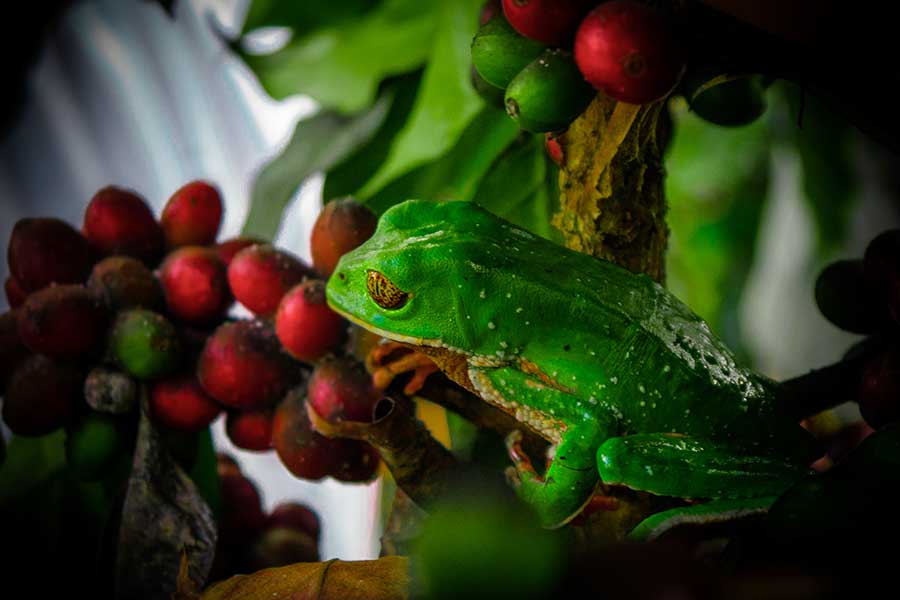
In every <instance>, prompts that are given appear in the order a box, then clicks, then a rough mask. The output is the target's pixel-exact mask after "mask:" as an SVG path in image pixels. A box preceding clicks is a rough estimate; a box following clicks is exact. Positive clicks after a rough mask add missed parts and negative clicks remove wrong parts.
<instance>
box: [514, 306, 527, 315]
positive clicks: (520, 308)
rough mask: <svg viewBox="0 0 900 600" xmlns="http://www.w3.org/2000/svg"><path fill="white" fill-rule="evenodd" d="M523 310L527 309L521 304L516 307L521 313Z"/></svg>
mask: <svg viewBox="0 0 900 600" xmlns="http://www.w3.org/2000/svg"><path fill="white" fill-rule="evenodd" d="M523 310H525V309H524V308H522V307H521V306H517V307H516V312H517V313H520V312H522V311H523Z"/></svg>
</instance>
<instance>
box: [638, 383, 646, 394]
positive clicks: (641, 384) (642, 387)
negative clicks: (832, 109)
mask: <svg viewBox="0 0 900 600" xmlns="http://www.w3.org/2000/svg"><path fill="white" fill-rule="evenodd" d="M638 391H639V392H640V393H642V394H644V393H646V392H647V390H646V389H645V388H644V384H643V383H639V384H638Z"/></svg>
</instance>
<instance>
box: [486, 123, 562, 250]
mask: <svg viewBox="0 0 900 600" xmlns="http://www.w3.org/2000/svg"><path fill="white" fill-rule="evenodd" d="M551 167H552V163H549V162H548V160H547V155H546V152H545V151H544V141H543V136H537V135H527V134H523V135H522V136H521V137H520V138H519V139H518V140H517V141H516V142H515V143H514V144H512V145H511V146H510V147H509V148H507V150H506V152H504V153H503V155H502V156H500V157H499V158H498V159H497V161H496V162H495V163H494V164H493V165H492V166H491V170H490V172H489V173H488V174H487V176H485V178H484V180H483V181H482V182H481V184H480V185H479V186H478V191H477V192H476V194H475V197H474V201H475V202H476V203H478V204H480V205H481V206H483V207H484V208H486V209H488V210H490V211H491V212H492V213H494V214H495V215H497V216H500V217H503V218H504V219H507V220H509V221H511V222H513V223H515V224H516V225H519V226H520V227H524V228H525V229H528V230H529V231H531V232H533V233H535V234H538V235H541V236H544V237H547V238H550V237H552V235H551V229H552V228H551V227H550V217H551V216H552V214H553V210H554V202H555V201H556V200H558V198H557V197H556V196H558V194H557V193H556V192H555V191H554V190H555V189H557V188H556V187H555V186H556V183H555V181H554V176H555V175H556V174H557V171H556V169H555V168H551Z"/></svg>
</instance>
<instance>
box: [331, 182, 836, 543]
mask: <svg viewBox="0 0 900 600" xmlns="http://www.w3.org/2000/svg"><path fill="white" fill-rule="evenodd" d="M326 298H327V302H328V305H329V306H330V307H331V308H332V309H333V310H334V311H336V312H337V313H339V314H341V315H343V316H344V317H345V318H347V319H348V320H349V321H351V322H352V323H355V324H357V325H359V326H361V327H363V328H365V329H367V330H369V331H371V332H373V333H375V334H377V335H379V336H382V337H383V338H386V339H387V340H392V341H394V342H396V343H400V344H405V345H409V346H412V347H415V348H418V349H421V350H423V351H424V352H425V354H427V355H428V357H429V358H430V359H431V360H433V361H434V363H435V364H436V365H437V367H438V368H439V369H440V370H441V371H443V372H444V373H445V374H447V376H448V377H449V378H450V379H452V380H453V381H454V382H456V383H458V384H459V385H461V386H463V387H464V388H466V389H468V390H469V391H471V392H472V393H473V394H474V395H476V396H477V397H478V398H479V399H480V400H481V401H484V402H487V403H489V404H491V405H493V406H495V407H497V408H499V409H500V410H502V411H504V412H506V413H508V414H510V415H512V416H513V417H514V419H515V421H516V423H517V424H521V428H522V429H523V430H524V429H528V430H530V431H533V432H534V433H536V434H538V435H540V436H541V437H542V438H544V439H545V440H547V442H548V443H549V444H550V448H551V451H550V452H548V464H547V467H546V469H545V470H544V471H543V472H542V473H539V472H538V471H537V470H536V469H535V468H534V467H533V466H532V464H531V461H530V459H529V457H528V456H527V455H526V454H525V453H524V452H522V449H521V445H520V441H521V431H520V430H518V429H517V430H515V431H513V432H512V433H511V434H510V435H509V436H508V438H507V448H508V453H509V456H510V459H511V461H512V465H511V467H510V469H509V470H510V473H509V474H510V479H511V481H512V483H513V485H514V487H515V489H516V492H517V494H518V496H519V497H520V498H521V499H522V500H523V501H524V502H525V503H527V504H528V505H530V506H531V508H532V509H533V510H534V512H535V514H536V515H537V518H538V520H539V521H540V523H541V524H542V525H543V526H545V527H548V528H553V527H560V526H562V525H564V524H566V523H568V522H569V521H570V520H571V519H572V518H573V517H575V516H576V515H578V513H579V512H580V511H581V510H582V509H583V508H584V507H585V506H586V505H587V504H588V503H589V502H590V500H591V498H592V497H593V496H594V494H595V493H596V492H597V490H598V489H599V486H601V485H602V486H605V487H615V486H624V487H626V488H630V489H631V490H635V491H637V492H644V493H649V494H654V495H657V496H668V497H672V498H677V499H683V500H684V503H682V504H681V505H678V506H676V507H674V508H670V509H668V510H664V511H661V512H658V513H656V514H653V515H650V516H648V517H647V518H646V519H645V520H643V521H641V522H640V523H639V524H638V525H637V526H636V527H635V528H634V529H633V530H632V531H631V534H630V536H631V537H633V538H636V539H652V538H653V537H656V536H659V535H661V534H662V533H664V532H665V531H667V530H668V529H670V528H671V527H673V526H675V525H677V524H680V523H692V522H715V521H719V520H728V519H733V518H739V517H742V516H747V515H755V514H760V513H764V512H765V511H766V510H767V509H768V507H769V506H770V505H771V504H772V503H773V502H774V500H775V499H776V498H777V497H778V496H779V495H780V494H781V493H782V492H783V491H784V490H785V489H787V488H788V487H789V486H790V485H791V484H792V483H793V482H795V481H796V480H798V479H799V478H800V477H802V476H804V475H806V474H808V473H809V472H810V469H809V465H810V464H811V463H812V462H813V461H814V460H815V459H816V458H818V457H820V456H821V454H822V453H821V451H820V448H819V446H818V443H817V442H816V440H815V439H814V438H813V437H812V436H811V434H809V432H807V431H806V430H805V429H803V428H802V427H801V426H800V424H799V422H797V420H795V419H793V418H792V417H791V416H790V414H789V413H788V411H787V410H786V407H785V406H784V405H783V403H781V402H779V398H778V384H777V383H776V382H775V381H773V380H772V379H769V378H767V377H765V376H763V375H761V374H759V373H756V372H754V371H752V370H751V369H749V368H746V367H743V366H741V365H740V364H738V361H737V359H736V357H735V355H734V353H733V352H732V351H730V350H729V349H728V348H727V347H726V346H725V344H724V343H723V342H722V341H721V340H720V339H719V338H717V337H716V336H715V335H714V334H713V333H712V331H711V330H710V327H709V326H708V324H707V323H706V322H705V321H703V320H702V319H701V318H700V317H698V316H697V315H696V314H695V313H694V312H692V311H691V310H690V308H688V307H687V306H686V305H685V304H684V303H682V302H681V301H680V300H678V299H677V298H676V297H675V296H674V295H673V294H672V293H670V292H669V291H667V290H666V289H665V288H664V287H662V286H661V285H660V284H658V283H657V282H655V281H653V280H652V279H651V278H650V277H648V276H646V275H643V274H636V273H633V272H631V271H629V270H627V269H625V268H623V267H620V266H618V265H616V264H614V263H612V262H608V261H605V260H602V259H599V258H595V257H593V256H590V255H587V254H583V253H580V252H577V251H574V250H571V249H568V248H566V247H564V246H561V245H558V244H556V243H555V242H553V241H550V240H548V239H545V238H542V237H539V236H537V235H535V234H533V233H530V232H529V231H527V230H526V229H523V228H521V227H518V226H516V225H514V224H512V223H511V222H509V221H507V220H505V219H502V218H500V217H498V216H495V215H494V214H492V213H491V212H489V211H488V210H486V209H484V208H481V207H480V206H478V205H476V204H474V203H472V202H469V201H459V200H442V201H433V200H406V201H403V202H400V203H398V204H395V205H394V206H393V207H391V208H389V209H388V210H387V211H385V212H384V213H383V215H382V216H381V218H380V219H379V223H378V225H377V228H376V231H375V232H374V234H373V235H372V237H371V238H369V239H368V240H367V241H366V242H364V243H363V244H361V245H360V246H358V247H357V248H356V249H354V250H352V251H350V252H348V253H347V254H345V255H344V256H343V257H342V258H341V259H340V261H339V262H338V264H337V266H336V268H335V271H334V273H333V274H332V276H331V278H330V279H329V281H328V284H327V286H326Z"/></svg>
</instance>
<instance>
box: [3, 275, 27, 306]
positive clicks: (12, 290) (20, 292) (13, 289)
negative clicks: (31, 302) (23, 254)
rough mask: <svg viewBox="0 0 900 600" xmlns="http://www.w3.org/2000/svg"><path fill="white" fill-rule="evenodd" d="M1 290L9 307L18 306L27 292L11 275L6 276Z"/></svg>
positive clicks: (24, 298) (22, 302)
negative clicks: (4, 293)
mask: <svg viewBox="0 0 900 600" xmlns="http://www.w3.org/2000/svg"><path fill="white" fill-rule="evenodd" d="M3 290H4V291H5V292H6V302H7V303H8V304H9V307H10V308H19V307H20V306H22V304H24V302H25V300H26V298H28V292H26V291H25V290H24V289H22V284H21V283H19V282H18V281H16V279H15V277H13V276H12V275H10V276H9V277H7V278H6V281H5V282H4V283H3Z"/></svg>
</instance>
